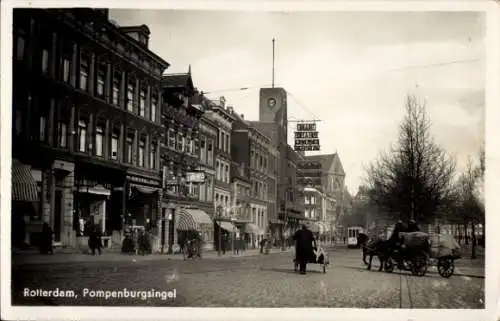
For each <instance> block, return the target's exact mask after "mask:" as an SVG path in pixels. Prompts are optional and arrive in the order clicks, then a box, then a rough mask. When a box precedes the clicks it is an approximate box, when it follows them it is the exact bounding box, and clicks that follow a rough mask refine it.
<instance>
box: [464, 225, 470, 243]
mask: <svg viewBox="0 0 500 321" xmlns="http://www.w3.org/2000/svg"><path fill="white" fill-rule="evenodd" d="M467 225H468V224H467V223H465V224H464V234H465V245H469V234H468V233H467V227H468V226H467Z"/></svg>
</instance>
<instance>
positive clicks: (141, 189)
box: [130, 183, 160, 194]
mask: <svg viewBox="0 0 500 321" xmlns="http://www.w3.org/2000/svg"><path fill="white" fill-rule="evenodd" d="M130 186H131V187H133V188H135V189H136V190H137V191H139V192H140V193H142V194H153V193H157V192H159V191H160V189H159V188H155V187H149V186H142V185H137V184H134V183H130Z"/></svg>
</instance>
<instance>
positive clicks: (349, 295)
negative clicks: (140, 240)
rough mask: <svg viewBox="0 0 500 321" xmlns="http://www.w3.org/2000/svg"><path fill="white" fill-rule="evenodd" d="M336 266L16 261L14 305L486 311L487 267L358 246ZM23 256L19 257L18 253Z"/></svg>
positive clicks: (273, 259) (275, 261) (252, 261)
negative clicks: (403, 269) (366, 254)
mask: <svg viewBox="0 0 500 321" xmlns="http://www.w3.org/2000/svg"><path fill="white" fill-rule="evenodd" d="M329 252H330V256H331V260H332V265H330V266H329V268H328V270H327V273H326V274H323V273H322V271H321V268H320V266H318V265H310V266H309V267H308V269H309V273H308V274H307V275H305V276H304V275H299V274H296V273H294V272H293V266H292V263H291V256H292V254H291V253H290V252H288V253H282V254H274V255H269V256H261V255H260V256H259V255H248V256H243V257H233V258H225V259H220V258H216V257H215V256H212V257H210V256H209V257H207V258H204V259H203V260H201V261H182V260H167V259H161V258H156V259H151V258H149V259H148V258H147V257H145V258H141V257H139V258H134V257H129V258H128V259H122V260H120V261H117V262H110V261H105V260H103V261H87V262H84V261H80V262H73V263H46V264H20V265H17V266H13V272H12V279H13V304H30V305H31V304H35V305H39V304H45V305H64V304H71V305H73V304H74V305H121V306H126V305H135V306H193V307H194V306H205V307H207V306H209V307H345V308H349V307H357V308H370V307H377V308H399V307H402V308H412V307H413V308H483V307H484V303H483V302H484V278H483V276H482V275H484V269H483V268H482V267H480V266H478V265H477V264H475V263H473V264H471V263H467V262H468V261H467V260H463V261H459V262H457V275H454V276H452V277H451V278H450V279H444V278H441V277H440V276H439V275H438V274H437V273H436V271H435V268H432V269H431V270H430V273H429V274H428V275H426V276H425V277H420V278H419V277H413V276H410V275H409V274H408V273H403V274H400V273H398V272H395V273H392V274H389V273H380V272H377V271H367V270H366V269H365V267H364V265H363V264H362V262H361V259H360V251H359V250H347V249H344V248H332V249H329ZM14 261H16V258H14ZM24 288H30V289H31V290H35V289H44V290H51V289H55V288H59V289H60V290H74V291H75V293H76V294H77V296H78V297H76V298H61V297H59V298H54V297H50V298H49V297H46V298H42V297H33V298H28V297H23V290H24ZM84 288H88V289H89V290H119V289H123V288H127V289H128V290H140V291H148V290H151V289H155V290H158V291H162V290H169V291H172V290H174V289H175V298H167V299H165V300H162V299H161V298H159V297H156V298H146V299H144V300H142V299H140V298H122V297H121V298H117V297H115V298H112V297H110V298H108V299H107V300H105V299H103V298H97V297H93V298H92V297H90V295H92V293H87V295H86V297H84V295H83V289H84Z"/></svg>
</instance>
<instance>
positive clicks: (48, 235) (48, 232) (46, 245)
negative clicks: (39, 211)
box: [40, 222, 54, 254]
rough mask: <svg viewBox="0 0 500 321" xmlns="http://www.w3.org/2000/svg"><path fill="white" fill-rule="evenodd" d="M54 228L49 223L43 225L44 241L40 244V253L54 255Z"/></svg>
mask: <svg viewBox="0 0 500 321" xmlns="http://www.w3.org/2000/svg"><path fill="white" fill-rule="evenodd" d="M52 234H53V231H52V228H51V227H50V225H49V224H48V223H47V222H43V224H42V240H41V244H40V252H41V253H42V254H54V246H53V244H52Z"/></svg>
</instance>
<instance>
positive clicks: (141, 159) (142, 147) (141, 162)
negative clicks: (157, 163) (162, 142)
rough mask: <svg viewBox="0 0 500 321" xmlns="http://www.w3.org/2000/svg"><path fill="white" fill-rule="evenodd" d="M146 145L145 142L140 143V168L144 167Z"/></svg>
mask: <svg viewBox="0 0 500 321" xmlns="http://www.w3.org/2000/svg"><path fill="white" fill-rule="evenodd" d="M145 146H146V143H145V142H144V140H141V141H139V166H141V167H144V149H145Z"/></svg>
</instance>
